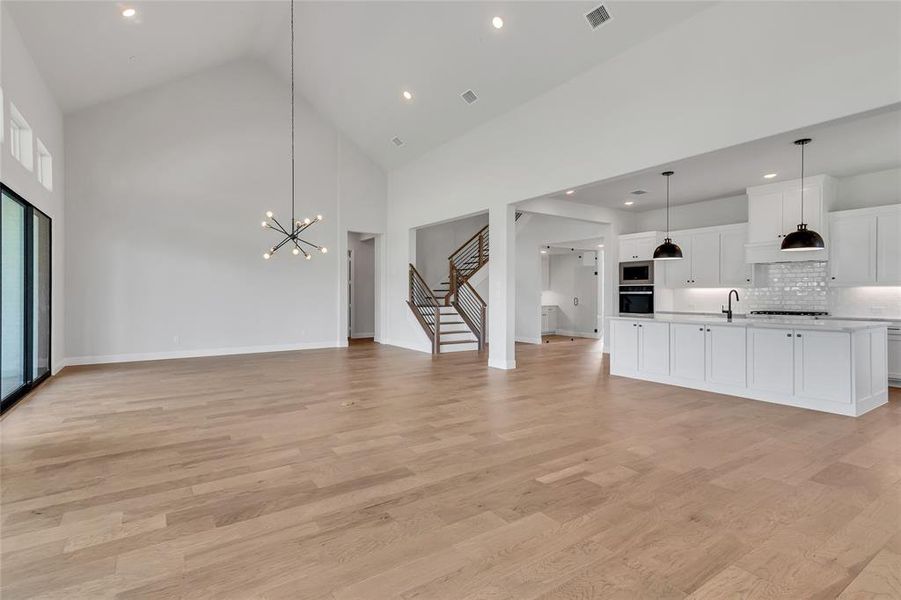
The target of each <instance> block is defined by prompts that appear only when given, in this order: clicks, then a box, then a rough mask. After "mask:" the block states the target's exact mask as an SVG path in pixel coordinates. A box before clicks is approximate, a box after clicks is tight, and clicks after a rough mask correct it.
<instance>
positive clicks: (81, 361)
mask: <svg viewBox="0 0 901 600" xmlns="http://www.w3.org/2000/svg"><path fill="white" fill-rule="evenodd" d="M336 347H337V345H336V343H335V342H304V343H301V344H275V345H271V346H238V347H233V348H206V349H200V350H179V351H177V352H136V353H133V354H106V355H100V356H70V357H69V358H67V359H66V360H65V363H66V365H69V366H72V365H102V364H108V363H123V362H142V361H147V360H171V359H176V358H200V357H205V356H230V355H234V354H263V353H266V352H291V351H295V350H316V349H322V348H336Z"/></svg>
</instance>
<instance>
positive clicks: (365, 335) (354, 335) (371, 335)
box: [350, 332, 375, 340]
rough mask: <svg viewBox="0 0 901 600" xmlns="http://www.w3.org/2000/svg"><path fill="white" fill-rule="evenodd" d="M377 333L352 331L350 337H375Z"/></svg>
mask: <svg viewBox="0 0 901 600" xmlns="http://www.w3.org/2000/svg"><path fill="white" fill-rule="evenodd" d="M374 337H375V334H374V333H372V332H369V333H352V334H350V339H352V340H358V339H360V338H374Z"/></svg>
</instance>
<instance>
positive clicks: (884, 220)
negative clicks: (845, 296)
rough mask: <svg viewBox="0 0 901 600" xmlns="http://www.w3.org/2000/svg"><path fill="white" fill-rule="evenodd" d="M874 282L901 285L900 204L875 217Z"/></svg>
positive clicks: (887, 208)
mask: <svg viewBox="0 0 901 600" xmlns="http://www.w3.org/2000/svg"><path fill="white" fill-rule="evenodd" d="M876 283H879V284H883V285H901V205H897V204H896V205H895V206H890V207H886V209H885V212H880V214H878V215H877V217H876Z"/></svg>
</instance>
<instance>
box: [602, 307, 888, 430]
mask: <svg viewBox="0 0 901 600" xmlns="http://www.w3.org/2000/svg"><path fill="white" fill-rule="evenodd" d="M705 320H706V319H705ZM705 320H699V319H697V318H696V317H690V316H687V317H682V316H679V315H673V316H667V317H655V318H654V319H647V320H645V319H642V320H630V319H628V318H625V319H624V318H622V317H614V318H612V319H611V329H612V331H613V339H612V343H611V346H610V353H611V357H610V373H611V374H612V375H622V376H625V377H634V378H637V379H645V380H649V381H656V382H659V383H668V384H674V385H678V386H682V387H688V388H692V389H699V390H706V391H710V392H718V393H721V394H730V395H733V396H740V397H744V398H752V399H755V400H765V401H767V402H775V403H778V404H787V405H790V406H799V407H803V408H811V409H814V410H821V411H825V412H831V413H836V414H841V415H850V416H859V415H862V414H864V413H866V412H868V411H870V410H872V409H874V408H876V407H877V406H881V405H882V404H885V403H886V402H887V401H888V385H887V384H888V379H889V377H891V376H892V375H893V374H894V376H901V364H898V363H899V362H901V360H899V359H901V330H899V331H893V333H894V334H895V339H892V340H888V343H887V339H886V338H887V327H886V326H885V325H884V324H873V323H861V322H859V321H842V320H834V321H828V322H826V321H811V322H810V324H807V325H806V327H807V328H806V329H802V328H797V329H796V328H794V327H792V326H791V325H789V326H787V327H781V326H779V324H774V323H772V322H766V323H754V322H752V321H748V322H745V323H736V322H731V323H729V322H726V321H725V320H718V319H716V318H713V319H712V320H710V321H708V322H705ZM667 328H668V340H669V345H668V346H667V344H666V340H667ZM896 329H897V328H896ZM664 348H667V350H668V351H664V350H663V349H664ZM893 348H894V349H895V350H896V351H897V354H896V355H895V356H896V358H891V353H892V350H893ZM667 360H668V362H669V369H668V371H667V369H665V368H663V365H665V364H666V361H667ZM891 361H894V362H891Z"/></svg>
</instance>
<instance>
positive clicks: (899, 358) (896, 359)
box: [888, 327, 901, 379]
mask: <svg viewBox="0 0 901 600" xmlns="http://www.w3.org/2000/svg"><path fill="white" fill-rule="evenodd" d="M888 376H889V379H901V328H895V327H889V330H888Z"/></svg>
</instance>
